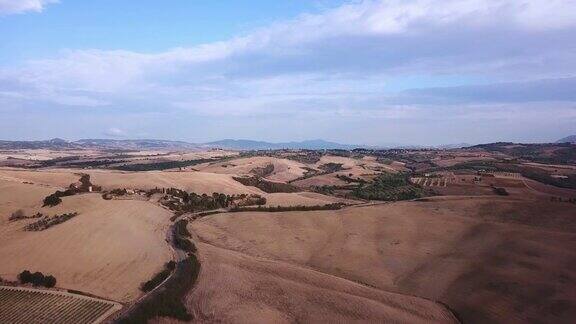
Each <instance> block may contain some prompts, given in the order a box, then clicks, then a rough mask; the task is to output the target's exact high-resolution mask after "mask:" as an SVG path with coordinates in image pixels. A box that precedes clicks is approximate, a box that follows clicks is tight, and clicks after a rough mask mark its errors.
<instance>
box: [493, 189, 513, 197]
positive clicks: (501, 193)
mask: <svg viewBox="0 0 576 324" xmlns="http://www.w3.org/2000/svg"><path fill="white" fill-rule="evenodd" d="M492 191H494V193H495V194H497V195H499V196H508V195H509V194H508V191H506V189H504V188H499V187H493V188H492Z"/></svg>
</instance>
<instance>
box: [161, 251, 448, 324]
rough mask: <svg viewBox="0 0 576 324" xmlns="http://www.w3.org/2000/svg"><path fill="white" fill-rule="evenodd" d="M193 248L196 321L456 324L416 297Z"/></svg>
mask: <svg viewBox="0 0 576 324" xmlns="http://www.w3.org/2000/svg"><path fill="white" fill-rule="evenodd" d="M199 250H200V251H201V252H200V260H201V263H202V271H201V274H200V277H199V280H198V282H197V286H196V287H195V289H194V290H193V291H192V293H191V294H189V295H188V297H187V300H186V304H187V307H188V309H190V310H192V311H193V314H194V316H195V322H198V323H215V322H224V323H298V322H299V323H360V322H398V323H456V319H455V318H454V317H453V316H452V314H451V313H450V312H449V311H448V310H447V309H446V308H444V307H443V306H442V305H440V304H437V303H434V302H432V301H429V300H425V299H422V298H418V297H412V296H405V295H400V294H395V293H389V292H384V291H382V290H379V289H375V288H371V287H367V286H364V285H361V284H358V283H355V282H352V281H349V280H345V279H342V278H338V277H335V276H332V275H328V274H325V273H321V272H318V271H314V270H312V269H308V268H304V267H300V266H296V265H294V264H289V263H285V262H279V261H274V260H269V259H261V258H256V257H253V256H250V255H246V254H242V253H239V252H235V251H231V250H226V249H221V248H218V247H215V246H212V245H209V244H199ZM160 322H164V321H160ZM168 322H169V321H168Z"/></svg>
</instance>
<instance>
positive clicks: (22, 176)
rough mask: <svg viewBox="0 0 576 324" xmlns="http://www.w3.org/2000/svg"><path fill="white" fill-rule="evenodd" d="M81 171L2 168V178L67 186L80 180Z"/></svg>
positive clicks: (20, 181) (36, 183)
mask: <svg viewBox="0 0 576 324" xmlns="http://www.w3.org/2000/svg"><path fill="white" fill-rule="evenodd" d="M77 172H79V171H70V170H45V171H44V170H43V171H30V170H21V169H0V180H3V181H10V182H17V183H23V182H29V183H32V184H35V185H41V186H47V187H54V188H67V187H68V186H69V185H70V184H71V183H74V182H76V181H78V178H79V176H78V175H76V174H74V173H77Z"/></svg>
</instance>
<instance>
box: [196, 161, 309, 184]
mask: <svg viewBox="0 0 576 324" xmlns="http://www.w3.org/2000/svg"><path fill="white" fill-rule="evenodd" d="M269 164H272V165H273V166H274V171H273V172H272V173H271V174H270V175H268V176H266V178H267V179H269V180H272V181H278V182H287V181H290V180H293V179H296V178H298V177H301V176H302V175H303V174H304V172H305V170H304V169H303V168H304V167H305V166H306V165H305V164H303V163H300V162H296V161H292V160H289V159H280V158H275V157H267V156H257V157H249V158H240V159H233V160H231V161H226V162H218V163H205V164H202V165H198V166H195V167H194V168H195V169H196V170H200V171H203V172H211V173H221V174H234V175H249V174H251V173H250V171H252V170H253V169H255V168H263V167H266V166H267V165H269Z"/></svg>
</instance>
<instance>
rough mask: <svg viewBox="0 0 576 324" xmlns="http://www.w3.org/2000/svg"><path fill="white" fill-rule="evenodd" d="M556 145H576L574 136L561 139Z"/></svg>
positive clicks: (575, 136)
mask: <svg viewBox="0 0 576 324" xmlns="http://www.w3.org/2000/svg"><path fill="white" fill-rule="evenodd" d="M556 143H572V144H576V135H571V136H567V137H564V138H562V139H559V140H557V141H556Z"/></svg>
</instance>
